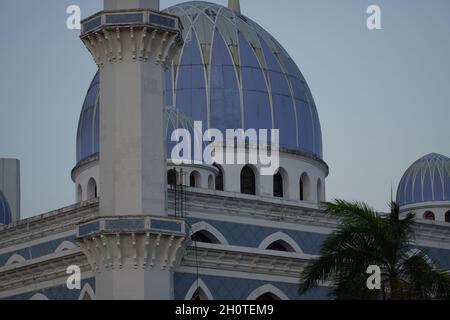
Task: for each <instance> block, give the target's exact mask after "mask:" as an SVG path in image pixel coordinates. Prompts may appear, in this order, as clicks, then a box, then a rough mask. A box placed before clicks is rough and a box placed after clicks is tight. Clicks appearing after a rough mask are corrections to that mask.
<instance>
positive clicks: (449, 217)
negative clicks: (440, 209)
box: [445, 211, 450, 223]
mask: <svg viewBox="0 0 450 320" xmlns="http://www.w3.org/2000/svg"><path fill="white" fill-rule="evenodd" d="M445 222H448V223H450V211H447V213H446V214H445Z"/></svg>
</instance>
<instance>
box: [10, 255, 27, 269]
mask: <svg viewBox="0 0 450 320" xmlns="http://www.w3.org/2000/svg"><path fill="white" fill-rule="evenodd" d="M25 261H26V259H25V258H24V257H22V256H21V255H20V254H17V253H15V254H13V255H12V256H11V257H9V259H8V261H6V263H5V266H10V265H13V264H15V263H24V262H25Z"/></svg>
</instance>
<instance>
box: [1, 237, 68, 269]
mask: <svg viewBox="0 0 450 320" xmlns="http://www.w3.org/2000/svg"><path fill="white" fill-rule="evenodd" d="M64 241H69V242H72V243H75V236H70V237H66V238H61V239H56V240H52V241H49V242H44V243H40V244H37V245H34V246H31V247H29V248H24V249H20V250H16V251H12V252H8V253H4V254H0V267H2V266H4V265H5V263H6V262H7V261H8V259H9V258H10V257H11V256H13V255H14V254H18V255H21V256H22V257H24V258H25V260H30V259H34V258H38V257H42V256H45V255H48V254H51V253H53V252H55V250H56V248H58V246H59V245H60V244H61V243H63V242H64Z"/></svg>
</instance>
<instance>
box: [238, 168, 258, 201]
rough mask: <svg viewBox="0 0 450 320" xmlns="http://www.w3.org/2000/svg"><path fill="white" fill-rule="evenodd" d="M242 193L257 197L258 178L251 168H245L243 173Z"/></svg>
mask: <svg viewBox="0 0 450 320" xmlns="http://www.w3.org/2000/svg"><path fill="white" fill-rule="evenodd" d="M241 193H242V194H248V195H256V176H255V172H254V171H253V169H252V168H250V167H249V166H245V167H244V168H243V169H242V171H241Z"/></svg>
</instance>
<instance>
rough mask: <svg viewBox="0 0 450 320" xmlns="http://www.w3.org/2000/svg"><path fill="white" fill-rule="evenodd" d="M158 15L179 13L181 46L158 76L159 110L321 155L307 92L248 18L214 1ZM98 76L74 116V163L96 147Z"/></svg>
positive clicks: (288, 59)
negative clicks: (264, 133)
mask: <svg viewBox="0 0 450 320" xmlns="http://www.w3.org/2000/svg"><path fill="white" fill-rule="evenodd" d="M165 11H166V12H168V13H171V14H174V15H177V16H179V17H180V19H181V21H182V24H183V27H184V31H183V38H184V46H183V48H182V50H181V53H180V55H179V56H177V57H175V58H174V62H173V65H172V67H171V68H169V69H168V70H167V71H166V72H165V82H166V84H165V93H164V96H165V105H166V106H170V107H173V108H176V109H177V110H178V111H179V112H180V114H183V115H185V116H186V117H189V118H191V119H193V120H194V121H203V123H204V128H205V129H206V128H207V127H209V128H216V129H219V130H221V131H223V132H225V130H226V129H240V128H243V129H250V128H251V129H256V130H260V129H268V130H270V129H279V130H280V146H281V147H285V148H288V149H292V150H299V151H302V152H304V153H306V154H310V155H312V156H314V157H318V158H320V159H321V158H322V132H321V127H320V121H319V116H318V113H317V109H316V105H315V102H314V99H313V97H312V94H311V91H310V89H309V87H308V84H307V83H306V80H305V78H304V77H303V75H302V73H301V72H300V70H299V68H298V67H297V65H296V64H295V62H294V61H293V60H292V58H291V57H290V56H289V54H288V53H287V52H286V50H285V49H284V48H283V47H282V46H281V45H280V44H279V43H278V42H277V40H275V39H274V38H273V37H272V36H271V35H270V34H269V33H268V32H267V31H265V30H264V29H263V28H262V27H260V26H259V25H258V24H257V23H255V22H253V21H252V20H251V19H249V18H247V17H245V16H243V15H241V14H239V13H236V12H234V11H232V10H230V9H228V8H226V7H223V6H220V5H217V4H214V3H209V2H201V1H193V2H186V3H182V4H179V5H175V6H173V7H170V8H168V9H166V10H165ZM98 78H99V77H98V74H97V75H96V76H95V78H94V80H93V82H92V84H91V87H90V88H89V91H88V93H87V97H86V100H85V102H84V105H83V110H82V112H81V117H80V123H79V128H78V135H77V162H79V161H81V160H83V159H85V158H88V157H89V156H91V155H93V154H95V153H98V150H99V149H98V147H99V146H98V144H99V142H98V141H99V140H98V136H99V135H98V131H99V119H98V117H99V98H98V96H99V92H98V91H99V79H98ZM169 129H170V128H169ZM169 141H170V139H169Z"/></svg>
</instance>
